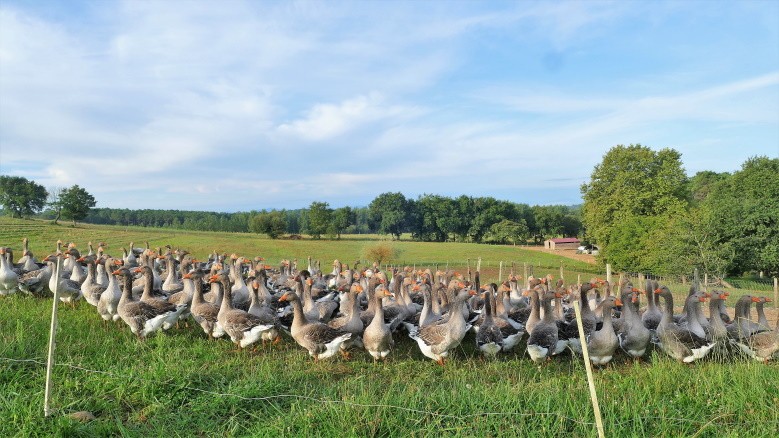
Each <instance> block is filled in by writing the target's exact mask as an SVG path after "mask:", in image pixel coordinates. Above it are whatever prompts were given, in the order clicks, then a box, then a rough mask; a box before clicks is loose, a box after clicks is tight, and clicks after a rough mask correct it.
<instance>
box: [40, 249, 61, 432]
mask: <svg viewBox="0 0 779 438" xmlns="http://www.w3.org/2000/svg"><path fill="white" fill-rule="evenodd" d="M61 266H62V254H58V255H57V266H56V267H55V268H54V273H53V274H51V275H54V278H55V279H56V281H55V282H54V291H53V292H54V301H53V303H54V304H52V306H51V327H50V328H49V356H48V358H47V359H46V386H45V389H44V394H43V416H44V417H48V416H49V415H50V414H51V409H50V408H49V399H50V397H51V371H52V368H53V367H54V348H56V345H55V342H54V338H55V335H56V333H57V303H59V301H60V294H59V290H60V287H59V286H60V270H61V269H62V267H61Z"/></svg>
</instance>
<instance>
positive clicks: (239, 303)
mask: <svg viewBox="0 0 779 438" xmlns="http://www.w3.org/2000/svg"><path fill="white" fill-rule="evenodd" d="M230 259H231V260H232V261H233V262H232V264H230V278H231V279H232V281H233V286H232V296H233V307H235V308H236V309H241V310H247V311H248V310H249V304H250V301H251V297H250V295H251V292H250V291H249V286H247V285H246V282H245V281H244V279H243V262H244V258H243V257H238V255H236V254H232V255H231V256H230Z"/></svg>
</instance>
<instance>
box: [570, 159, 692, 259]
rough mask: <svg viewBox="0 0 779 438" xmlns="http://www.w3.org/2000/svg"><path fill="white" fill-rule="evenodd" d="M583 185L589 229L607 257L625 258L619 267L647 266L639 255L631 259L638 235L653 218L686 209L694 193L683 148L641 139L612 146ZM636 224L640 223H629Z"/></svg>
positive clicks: (601, 252)
mask: <svg viewBox="0 0 779 438" xmlns="http://www.w3.org/2000/svg"><path fill="white" fill-rule="evenodd" d="M581 191H582V196H583V198H584V204H583V206H582V213H583V222H584V225H585V226H586V227H587V230H588V234H589V236H590V237H592V238H593V239H594V240H595V242H596V243H598V244H599V245H600V248H601V251H600V258H601V260H603V261H606V262H616V261H619V263H615V267H616V268H617V269H627V268H629V267H630V268H636V269H640V268H642V266H641V265H640V264H638V265H637V264H636V262H635V260H633V261H631V262H629V263H628V255H629V254H634V253H635V252H634V251H633V250H631V248H632V247H635V246H636V245H637V243H636V242H635V239H638V240H639V241H640V240H641V239H642V238H643V236H644V235H645V234H646V233H647V232H648V231H649V230H651V227H650V226H649V225H650V224H652V223H654V221H653V220H652V218H656V217H658V216H663V215H673V214H676V213H680V212H683V211H685V210H686V208H687V205H688V198H689V196H688V193H689V192H688V186H687V176H686V175H685V173H684V169H683V168H682V163H681V155H680V154H679V152H677V151H676V150H673V149H661V150H659V151H654V150H652V149H650V148H648V147H645V146H641V145H638V144H637V145H630V146H623V145H618V146H615V147H613V148H612V149H611V150H609V151H608V152H607V153H606V155H604V157H603V161H601V163H599V164H598V165H596V166H595V169H594V170H593V172H592V176H591V178H590V182H589V183H587V184H583V185H582V187H581ZM642 218H647V219H642ZM631 226H635V227H636V228H635V229H626V228H625V227H631ZM631 239H633V240H631ZM628 242H630V244H629V246H625V245H627V244H628ZM638 245H640V244H638ZM609 254H614V255H615V257H616V259H615V260H611V259H610V256H609ZM623 263H625V264H624V265H623Z"/></svg>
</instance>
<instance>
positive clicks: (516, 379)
mask: <svg viewBox="0 0 779 438" xmlns="http://www.w3.org/2000/svg"><path fill="white" fill-rule="evenodd" d="M22 237H28V238H29V239H30V244H31V249H32V250H33V252H34V253H35V254H36V256H37V257H38V258H43V257H44V256H45V255H46V254H48V253H50V252H52V251H53V249H54V243H55V242H56V240H57V239H62V240H64V241H74V242H76V243H78V245H79V249H81V250H85V249H86V242H87V241H90V240H91V241H92V242H98V241H102V242H106V243H107V248H108V252H109V253H112V254H121V249H120V248H121V247H122V246H126V245H127V244H128V243H129V242H130V241H134V242H135V246H142V244H143V242H144V241H148V242H149V243H150V245H151V246H152V247H157V246H163V245H166V244H170V245H172V246H173V247H181V248H185V249H187V250H189V251H190V252H192V253H193V254H194V255H195V256H197V257H205V256H206V255H207V254H208V253H210V252H212V251H213V250H216V251H218V252H220V253H221V252H227V253H228V254H229V253H232V252H236V253H238V254H241V255H245V256H247V257H253V256H255V255H261V256H263V257H265V258H266V260H267V262H268V263H269V264H272V265H275V264H277V261H278V260H280V259H281V258H298V260H299V261H300V262H301V264H302V266H305V259H306V257H307V256H312V257H313V258H314V259H320V260H322V268H323V270H328V269H327V267H328V266H329V262H330V261H332V260H333V259H335V258H338V259H340V260H342V261H343V262H346V263H353V261H354V260H357V259H359V258H361V256H362V254H363V250H364V248H365V247H366V246H368V245H371V244H373V243H374V242H375V241H376V240H377V239H379V237H378V236H347V237H345V238H344V239H342V240H341V241H312V240H301V241H291V240H275V241H274V240H269V239H266V238H264V237H261V236H257V235H251V234H231V233H207V232H191V231H181V230H166V229H146V228H126V227H104V226H92V225H80V226H79V227H78V228H71V227H68V226H53V225H50V224H48V223H46V222H39V221H30V220H11V219H7V218H0V245H2V246H11V247H13V248H14V249H17V250H18V249H19V248H20V245H21V239H22ZM392 244H393V245H394V246H395V247H396V248H397V249H398V251H399V257H398V260H396V261H397V262H399V263H402V264H412V263H415V264H416V265H417V266H420V265H423V266H428V265H432V264H434V263H439V264H444V263H447V262H449V263H450V266H452V267H456V268H458V269H462V268H463V267H464V266H463V265H464V263H465V260H466V259H470V260H471V262H472V266H475V260H476V259H477V258H478V257H481V258H482V271H483V272H484V274H483V277H484V281H488V280H495V279H497V271H498V267H497V262H498V261H500V260H502V261H504V263H508V262H511V261H515V262H517V263H518V266H519V267H520V273H521V266H522V263H523V262H527V263H530V264H532V265H533V266H534V271H535V273H536V274H546V273H551V274H553V275H555V276H557V275H558V273H559V268H560V264H561V263H562V264H563V265H564V269H565V274H566V279H568V281H575V279H576V275H577V274H581V275H582V278H587V279H588V278H590V277H591V276H594V275H600V276H603V274H602V273H601V272H599V271H598V269H597V268H596V267H595V266H592V265H588V264H585V263H582V262H577V261H574V260H569V259H562V258H560V257H559V256H555V255H551V254H544V253H539V252H531V251H526V250H523V249H521V248H519V247H508V246H489V245H476V244H465V243H444V244H440V243H419V242H411V241H401V242H394V243H392ZM17 257H18V256H17ZM507 272H508V268H507V267H504V271H503V273H504V276H505V275H506V273H507ZM673 290H674V293H675V294H676V295H677V296H678V297H681V296H683V295H685V294H686V291H685V290H684V287H683V286H681V285H674V287H673ZM742 293H744V291H738V290H735V291H733V294H732V296H731V298H730V299H729V301H728V304H729V306H730V307H731V308H732V305H733V302H734V301H735V299H737V298H738V296H740V294H742ZM764 294H765V295H768V294H770V292H769V290H768V289H766V290H765V291H764ZM59 311H60V312H59V315H60V319H59V330H58V334H57V350H56V355H55V358H56V363H57V366H56V367H55V369H54V379H53V381H54V387H53V392H52V400H53V404H52V407H53V408H54V410H55V412H54V415H52V417H50V418H47V419H44V418H43V409H42V405H43V392H44V391H43V387H44V373H45V360H46V359H45V358H46V353H47V350H46V349H47V340H48V330H49V317H50V312H51V300H41V299H34V298H31V297H27V296H23V295H21V294H16V295H13V296H10V297H5V298H0V415H2V418H3V421H0V436H52V435H68V436H94V435H123V436H162V435H169V436H192V435H202V436H213V435H223V436H338V437H341V436H527V435H531V434H533V435H536V434H538V435H540V436H551V435H563V434H565V435H570V436H595V425H594V416H593V413H592V407H591V405H590V399H589V395H588V392H587V379H586V375H585V369H584V368H585V367H584V364H583V363H582V361H581V359H580V358H578V357H571V356H570V355H569V354H567V353H566V354H564V355H563V356H561V357H556V358H555V359H554V360H553V361H552V362H551V363H549V364H546V365H544V366H541V367H538V366H536V365H534V364H533V363H532V362H531V361H530V360H529V358H528V357H527V354H526V353H525V349H524V343H521V344H520V345H519V346H518V347H517V349H516V351H515V352H514V353H512V354H508V355H502V356H499V357H498V359H497V360H494V361H485V360H483V359H482V358H481V357H480V356H478V355H477V354H476V352H475V351H474V350H475V346H474V338H473V335H472V334H469V335H467V336H466V338H465V339H464V340H463V343H462V345H461V347H460V348H459V349H458V350H457V351H456V353H455V354H454V355H453V357H451V358H450V360H449V361H448V362H447V364H446V366H445V367H440V366H438V365H436V364H435V363H434V362H432V361H430V360H429V359H426V358H424V357H423V356H422V354H421V353H420V352H419V350H418V348H417V346H416V344H415V343H414V342H413V341H411V340H410V339H408V338H407V337H406V336H405V335H404V334H398V335H396V342H397V344H396V348H395V350H394V351H393V352H392V354H391V355H390V359H389V360H388V362H386V363H379V364H374V363H373V360H372V359H371V358H370V356H368V354H367V353H364V352H356V353H354V354H353V357H352V359H351V360H344V359H341V358H340V357H339V358H336V359H335V360H331V361H323V362H319V363H314V362H313V361H312V360H311V359H310V358H309V357H308V355H307V354H306V352H305V350H303V349H302V348H300V347H298V346H297V345H296V344H295V343H294V341H292V340H291V338H289V337H284V339H283V341H282V342H281V343H280V344H279V345H276V346H267V347H258V349H257V351H256V352H249V351H246V352H242V353H236V352H232V351H231V350H232V349H233V346H232V345H231V344H230V342H226V341H215V342H209V341H208V339H207V338H206V337H205V335H204V334H203V332H202V331H201V330H200V328H199V327H197V326H196V325H194V324H190V327H182V328H181V329H175V328H174V329H171V330H169V331H168V332H165V333H162V334H157V335H154V336H153V337H151V338H149V339H148V340H147V341H145V342H138V341H137V340H136V339H135V337H134V336H133V335H132V334H131V333H130V332H129V330H127V329H126V327H125V326H123V325H119V324H118V325H110V326H104V325H103V323H102V320H101V319H100V318H99V317H98V315H97V314H96V312H95V310H94V308H93V307H92V306H90V305H88V304H87V303H85V302H81V303H79V304H78V305H77V306H76V308H75V309H71V308H70V307H69V306H64V305H63V306H60V308H59ZM769 315H774V314H773V313H771V314H769ZM769 317H771V316H769ZM774 321H775V317H774V318H773V319H771V323H773V322H774ZM595 380H596V382H595V383H596V389H597V390H598V396H599V399H600V405H601V411H602V413H603V418H604V426H605V429H606V434H607V435H608V436H693V435H694V436H712V437H714V436H717V437H721V436H739V437H744V436H755V437H760V436H766V437H768V436H775V432H776V430H777V429H779V409H777V406H779V364H777V362H776V361H774V362H772V363H770V364H769V365H764V364H762V363H757V362H754V361H751V360H746V359H741V358H722V359H719V360H718V359H716V358H714V359H712V358H707V359H706V360H703V361H701V362H697V363H695V364H693V365H685V364H680V363H677V362H675V361H673V360H671V359H670V358H668V357H666V356H664V355H663V353H662V352H659V351H653V352H651V353H649V354H648V356H647V358H646V360H645V361H643V362H633V361H632V360H628V359H627V358H626V357H625V356H618V357H616V358H615V360H614V361H613V362H612V363H611V364H610V365H608V366H606V367H604V368H602V369H599V370H597V371H596V375H595ZM75 411H90V412H92V413H94V414H95V416H96V417H97V418H96V419H95V420H93V421H91V422H86V423H81V422H78V421H76V420H74V419H71V418H69V417H68V416H67V414H68V413H71V412H75Z"/></svg>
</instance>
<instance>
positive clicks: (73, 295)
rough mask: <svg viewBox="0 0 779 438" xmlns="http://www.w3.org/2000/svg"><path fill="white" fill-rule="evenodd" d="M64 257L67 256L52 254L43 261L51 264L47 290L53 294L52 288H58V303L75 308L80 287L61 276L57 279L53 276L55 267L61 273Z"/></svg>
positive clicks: (79, 296)
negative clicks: (67, 304)
mask: <svg viewBox="0 0 779 438" xmlns="http://www.w3.org/2000/svg"><path fill="white" fill-rule="evenodd" d="M66 257H67V254H66V255H65V256H63V254H61V253H60V254H57V255H55V254H52V255H50V256H48V257H46V258H45V259H43V260H44V261H45V262H48V263H51V265H50V269H51V271H52V275H51V277H49V289H50V290H51V291H52V292H54V288H55V287H58V288H59V290H58V292H57V293H58V294H59V296H60V301H62V302H63V303H69V304H70V305H71V306H72V307H75V306H76V301H78V300H79V299H80V298H81V286H80V285H79V284H78V283H76V282H75V281H73V280H71V279H70V278H65V277H62V276H60V277H59V278H57V276H56V275H55V274H54V273H55V272H57V266H58V267H59V272H62V265H63V264H64V259H65V258H66ZM55 263H56V265H55ZM57 285H59V286H57Z"/></svg>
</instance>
